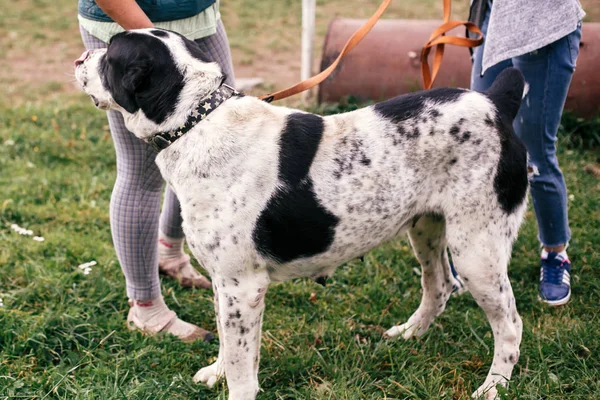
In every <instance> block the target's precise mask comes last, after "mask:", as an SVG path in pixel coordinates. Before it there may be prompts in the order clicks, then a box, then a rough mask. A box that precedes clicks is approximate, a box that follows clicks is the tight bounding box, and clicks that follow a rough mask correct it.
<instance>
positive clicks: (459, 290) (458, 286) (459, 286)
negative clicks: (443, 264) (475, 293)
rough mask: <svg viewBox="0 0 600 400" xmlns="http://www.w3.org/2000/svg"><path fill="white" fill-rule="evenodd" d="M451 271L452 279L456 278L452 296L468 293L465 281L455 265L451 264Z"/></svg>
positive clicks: (453, 283)
mask: <svg viewBox="0 0 600 400" xmlns="http://www.w3.org/2000/svg"><path fill="white" fill-rule="evenodd" d="M450 271H452V277H453V278H454V280H453V282H452V294H453V295H459V294H463V293H465V292H466V291H468V289H467V287H466V286H465V281H463V279H462V278H461V277H460V275H459V274H458V272H456V269H455V268H454V264H453V263H450Z"/></svg>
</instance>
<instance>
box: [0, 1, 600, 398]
mask: <svg viewBox="0 0 600 400" xmlns="http://www.w3.org/2000/svg"><path fill="white" fill-rule="evenodd" d="M269 3H270V4H274V2H267V1H248V0H231V1H227V0H225V1H224V5H223V15H224V19H226V21H227V22H228V26H230V29H229V31H230V39H231V42H232V47H233V48H234V56H235V57H237V58H236V67H238V66H239V67H240V68H242V67H244V65H245V66H246V68H250V67H253V68H254V70H257V71H258V70H260V68H261V65H262V64H260V63H259V62H258V61H256V60H259V59H260V58H261V56H262V55H263V54H273V55H277V57H280V56H281V54H285V53H286V52H287V53H290V54H296V50H295V47H294V46H295V43H298V37H299V36H298V35H297V33H299V26H298V24H299V22H298V21H299V4H300V2H299V0H298V1H297V0H294V1H292V0H285V1H281V2H277V6H271V7H269V6H268V4H269ZM377 3H378V0H368V1H361V0H346V1H342V0H333V1H327V2H325V1H321V0H320V1H318V7H319V26H320V28H319V30H318V33H319V35H321V36H320V37H322V35H323V34H324V26H325V25H324V24H325V23H326V21H327V20H328V19H329V15H330V14H328V13H329V11H334V10H335V12H334V13H333V14H338V15H348V13H349V12H348V13H346V12H345V11H346V10H351V12H352V15H350V16H365V15H367V14H369V13H370V12H371V11H372V8H373V6H374V5H376V4H377ZM417 3H418V7H416V6H414V5H415V4H417ZM437 3H438V2H437V1H433V0H424V1H421V2H416V1H414V0H411V1H410V2H395V4H397V5H395V6H394V7H395V8H394V9H392V16H401V17H405V18H408V17H416V16H419V17H435V16H437V15H438V14H441V11H440V9H439V5H438V4H437ZM456 3H457V5H456V7H455V8H456V9H457V12H464V10H465V9H466V5H465V4H464V3H465V2H462V3H460V4H459V2H456ZM587 3H589V6H590V10H589V11H590V15H591V17H590V18H596V20H599V19H600V7H597V4H596V3H595V0H588V2H587ZM592 3H593V4H592ZM74 4H75V2H72V1H66V0H58V1H56V2H51V1H49V0H32V1H22V0H21V1H17V0H11V7H10V9H3V10H2V11H1V12H0V61H2V63H3V65H6V68H3V69H2V71H0V171H1V174H0V243H1V244H0V399H5V398H10V399H12V398H21V399H33V398H35V399H38V400H39V399H212V398H218V399H226V398H227V390H226V388H225V386H224V385H222V384H221V385H219V386H218V387H217V388H216V390H209V389H207V388H206V387H204V386H202V385H195V384H194V383H193V382H192V376H193V374H194V373H195V372H196V371H197V370H198V369H199V368H201V367H203V366H205V365H207V364H208V363H210V362H212V361H214V359H215V358H216V355H217V351H218V344H217V343H212V344H204V343H195V344H183V343H179V342H177V341H176V340H173V339H171V338H168V337H160V338H148V337H144V336H142V335H141V334H139V333H131V332H129V331H128V330H127V329H126V327H125V318H126V313H127V309H128V306H127V299H126V297H125V288H124V279H123V277H122V274H121V271H120V267H119V264H118V261H117V259H116V256H115V253H114V249H113V247H112V243H111V237H110V227H109V220H108V205H109V198H110V192H111V188H112V184H113V182H114V179H115V158H114V151H113V148H112V143H111V139H110V134H109V132H108V126H107V122H106V118H105V116H104V115H103V113H101V112H99V111H97V110H95V109H94V108H93V106H91V104H90V102H89V100H88V99H87V98H85V97H84V96H82V95H80V94H79V93H73V90H72V89H70V86H69V85H70V84H69V83H68V79H69V78H68V77H67V75H66V74H67V73H68V72H69V71H68V70H63V65H65V59H68V62H69V64H70V63H71V61H70V60H71V58H70V57H71V56H72V55H75V56H76V55H78V53H79V51H80V50H81V48H80V47H77V46H81V45H80V43H79V38H78V37H77V27H76V23H75V19H74V18H73V15H74V12H75V6H74ZM406 4H411V5H413V7H409V6H407V5H406ZM434 4H435V5H436V7H438V8H433V5H434ZM359 5H360V6H359ZM429 5H432V6H431V7H429ZM461 10H462V11H461ZM259 16H264V21H265V23H259V21H260V20H259ZM284 17H285V18H288V19H287V20H283V18H284ZM48 26H52V27H53V29H52V30H49V29H47V27H48ZM266 26H269V27H275V28H276V30H277V32H279V33H281V35H267V34H265V33H264V31H263V29H264V28H265V27H266ZM288 26H289V32H288ZM253 29H254V30H253ZM246 32H250V33H251V34H249V35H248V34H246ZM283 32H285V33H283ZM294 32H296V33H294ZM242 33H244V34H242ZM244 35H245V36H244ZM286 35H289V36H286ZM270 36H277V37H276V38H270ZM17 38H23V40H22V41H21V42H20V41H19V40H17ZM244 39H246V40H244ZM269 40H273V41H272V42H270V41H269ZM51 51H54V53H51ZM34 55H39V57H41V61H36V62H33V61H31V58H33V57H34ZM35 59H36V60H39V58H35ZM44 60H46V61H47V62H48V63H55V64H53V65H54V67H52V68H50V67H49V66H48V65H45V64H44ZM45 68H50V69H49V70H48V71H50V72H52V74H51V75H50V76H51V77H52V78H48V76H46V75H44V73H46V70H45ZM290 68H296V67H290ZM254 70H251V69H248V71H254ZM36 71H37V72H36ZM38 75H39V76H38ZM596 126H598V125H596ZM598 133H599V134H600V132H598ZM566 142H567V141H566V139H563V140H562V141H561V142H560V143H559V149H560V151H559V158H560V161H561V165H562V168H563V171H564V173H565V176H566V180H567V182H568V187H569V198H570V201H569V214H570V221H571V229H572V231H573V240H572V241H571V247H570V248H569V254H570V258H571V260H572V261H573V265H574V272H573V274H572V275H573V278H572V285H573V298H572V300H571V302H570V303H569V304H568V305H567V306H564V307H560V308H556V309H551V308H548V307H545V306H543V305H542V304H541V303H539V302H538V301H537V280H538V244H537V240H536V224H535V219H534V217H533V214H532V213H531V212H529V213H528V215H527V221H526V224H525V225H524V226H523V228H522V230H521V234H520V237H519V240H518V241H517V243H516V244H515V247H514V251H513V260H512V262H511V266H510V278H511V282H512V285H513V290H514V292H515V296H516V300H517V305H518V308H519V311H520V313H521V316H522V318H523V322H524V332H523V343H522V346H521V358H520V360H519V363H518V364H517V366H516V368H515V372H514V377H513V380H512V384H511V386H510V389H509V390H508V392H507V393H506V395H505V397H506V398H517V399H541V398H543V399H556V400H559V399H600V356H599V353H600V329H599V328H598V327H599V326H600V317H599V316H598V312H599V311H600V253H598V251H597V250H596V249H598V248H600V231H599V221H600V180H599V179H598V177H596V176H595V175H593V174H589V173H587V172H585V171H584V169H585V167H586V166H587V165H589V164H592V163H595V162H596V161H597V160H598V157H600V153H599V152H598V151H597V150H595V151H591V150H588V151H584V150H578V149H568V148H567V147H566V146H565V145H566ZM12 224H17V225H19V226H21V227H24V228H27V229H30V230H31V231H32V232H33V235H35V236H42V237H44V238H45V240H44V241H43V242H37V241H34V240H33V239H32V236H33V235H32V236H27V235H24V236H23V235H19V234H17V233H16V232H15V231H14V230H13V229H12V228H11V225H12ZM92 260H94V261H96V262H97V265H95V266H93V267H92V270H91V272H90V273H89V274H88V275H86V274H84V273H83V271H82V270H81V269H80V268H78V265H80V264H82V263H85V262H89V261H92ZM417 271H418V263H417V262H416V260H415V258H414V257H413V255H412V252H411V250H410V248H409V246H408V244H407V243H406V242H405V241H402V240H399V241H395V242H392V243H389V244H387V245H385V246H382V247H381V248H379V249H377V250H375V251H373V252H371V253H369V254H368V255H367V256H366V257H365V260H364V262H361V261H359V260H355V261H353V262H351V263H349V264H347V265H345V266H343V267H341V268H340V269H339V270H338V271H337V273H336V274H335V276H334V278H333V279H332V280H330V284H329V285H328V286H327V287H326V288H322V287H321V286H319V285H317V284H315V283H313V282H311V281H306V280H301V281H294V282H288V283H285V284H280V285H273V286H272V287H271V288H270V290H269V293H268V295H267V311H266V316H265V321H264V336H263V342H262V360H261V370H260V374H259V380H260V384H261V388H262V390H263V392H262V393H261V395H260V398H261V399H336V400H337V399H340V400H354V399H429V398H454V399H463V398H467V397H468V395H469V394H470V393H471V392H472V391H473V390H474V389H476V388H477V387H478V386H479V384H481V383H482V382H483V380H484V379H485V375H486V374H487V371H488V369H489V364H490V362H491V359H492V356H493V338H492V335H491V331H490V328H489V325H488V323H487V321H486V319H485V316H484V314H483V312H482V311H481V310H480V309H479V308H478V307H477V305H476V304H475V302H474V301H473V299H472V298H471V296H470V295H464V296H461V297H458V298H452V299H451V300H450V302H449V304H448V307H447V309H446V312H445V313H444V314H443V315H442V316H441V317H440V318H438V319H437V320H436V322H435V323H434V324H433V326H432V327H431V328H430V330H429V331H428V332H427V333H426V334H425V335H424V336H423V337H422V338H420V339H418V340H411V341H407V342H405V341H395V340H384V339H382V337H381V334H382V332H383V331H384V330H385V329H387V328H389V327H390V326H391V325H393V324H396V323H399V322H404V320H406V319H407V318H408V317H409V316H410V314H411V313H412V312H413V311H414V309H416V307H417V306H418V303H419V300H420V282H419V280H420V277H419V275H418V273H417ZM163 294H164V295H165V298H166V301H167V303H168V304H169V305H170V306H171V307H172V308H173V309H174V310H175V311H177V313H178V314H179V315H180V316H181V317H182V318H184V319H186V320H189V321H192V322H195V323H197V324H199V325H201V326H204V327H207V328H209V329H212V327H214V312H213V307H212V295H211V293H209V292H208V291H200V290H182V289H180V288H179V287H178V286H177V284H175V283H173V282H171V281H163Z"/></svg>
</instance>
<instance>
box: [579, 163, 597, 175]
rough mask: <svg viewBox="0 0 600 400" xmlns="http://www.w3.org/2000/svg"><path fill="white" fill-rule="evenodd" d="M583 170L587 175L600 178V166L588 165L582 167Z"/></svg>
mask: <svg viewBox="0 0 600 400" xmlns="http://www.w3.org/2000/svg"><path fill="white" fill-rule="evenodd" d="M583 170H584V171H585V172H587V173H588V174H594V175H596V178H600V165H599V164H588V165H586V166H585V167H583Z"/></svg>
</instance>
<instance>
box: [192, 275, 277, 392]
mask: <svg viewBox="0 0 600 400" xmlns="http://www.w3.org/2000/svg"><path fill="white" fill-rule="evenodd" d="M211 278H212V280H213V282H214V286H215V296H216V297H217V298H218V299H217V300H216V301H215V305H216V307H218V311H217V315H218V320H219V321H218V322H217V323H218V324H219V327H220V329H219V343H220V348H219V357H218V359H217V362H216V363H215V364H213V365H211V366H208V367H206V368H203V369H201V370H200V371H199V372H198V374H197V375H201V376H204V375H203V371H206V375H210V374H211V373H213V372H216V373H218V372H219V368H220V365H222V366H223V368H224V370H225V377H226V379H227V386H228V387H229V400H253V399H255V398H256V395H257V393H258V363H259V359H260V340H261V328H262V317H263V311H264V308H265V302H264V297H265V293H266V292H267V287H268V284H269V277H268V274H267V273H266V271H265V272H264V273H260V272H259V273H252V274H249V275H241V276H237V277H223V276H212V277H211ZM219 362H221V363H222V364H220V365H219Z"/></svg>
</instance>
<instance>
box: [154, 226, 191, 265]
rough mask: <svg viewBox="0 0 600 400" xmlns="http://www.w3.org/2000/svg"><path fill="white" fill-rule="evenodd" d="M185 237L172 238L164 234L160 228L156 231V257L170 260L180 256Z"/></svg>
mask: <svg viewBox="0 0 600 400" xmlns="http://www.w3.org/2000/svg"><path fill="white" fill-rule="evenodd" d="M184 242H185V237H181V238H173V237H170V236H167V235H165V234H164V233H163V232H162V231H161V230H159V231H158V258H159V260H172V259H176V258H180V257H181V256H183V255H184V254H185V253H184V252H183V243H184Z"/></svg>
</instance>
